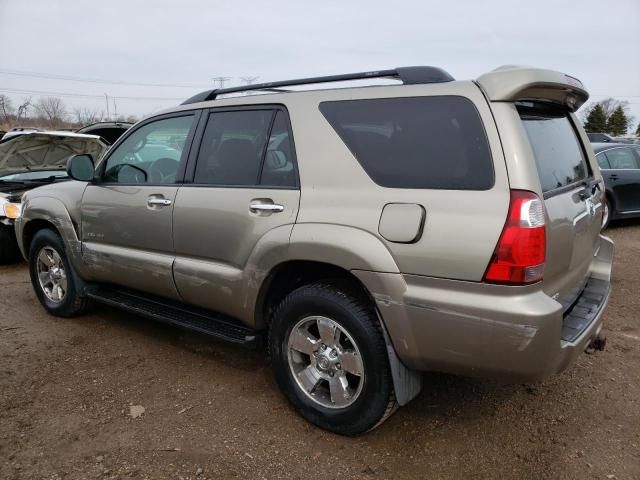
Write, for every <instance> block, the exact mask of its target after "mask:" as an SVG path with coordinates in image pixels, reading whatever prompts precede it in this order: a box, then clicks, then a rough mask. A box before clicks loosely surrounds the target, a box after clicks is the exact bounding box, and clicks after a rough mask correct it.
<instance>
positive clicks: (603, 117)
mask: <svg viewBox="0 0 640 480" xmlns="http://www.w3.org/2000/svg"><path fill="white" fill-rule="evenodd" d="M628 107H629V102H625V101H620V100H616V99H614V98H607V99H605V100H602V101H601V102H597V103H593V104H591V105H590V106H589V107H587V110H586V114H585V118H586V120H585V122H584V129H585V130H586V131H587V132H589V133H608V134H609V135H611V136H614V137H621V136H623V135H626V134H627V133H628V132H629V130H630V127H631V123H632V122H633V118H632V117H630V116H629V114H628V113H627V111H628ZM634 134H635V136H636V137H640V123H638V126H637V127H636V130H635V133H634Z"/></svg>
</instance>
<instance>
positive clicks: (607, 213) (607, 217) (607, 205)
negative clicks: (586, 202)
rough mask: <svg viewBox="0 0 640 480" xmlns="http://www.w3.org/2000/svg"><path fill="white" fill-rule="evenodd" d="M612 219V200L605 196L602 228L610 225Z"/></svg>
mask: <svg viewBox="0 0 640 480" xmlns="http://www.w3.org/2000/svg"><path fill="white" fill-rule="evenodd" d="M610 221H611V202H610V201H609V198H607V197H605V199H604V201H603V202H602V230H604V229H605V228H607V227H608V226H609V222H610Z"/></svg>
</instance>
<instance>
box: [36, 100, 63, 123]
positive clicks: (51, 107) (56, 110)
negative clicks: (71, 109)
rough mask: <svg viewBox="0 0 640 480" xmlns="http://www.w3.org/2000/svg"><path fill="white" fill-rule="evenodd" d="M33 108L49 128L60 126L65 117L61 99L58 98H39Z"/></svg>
mask: <svg viewBox="0 0 640 480" xmlns="http://www.w3.org/2000/svg"><path fill="white" fill-rule="evenodd" d="M34 108H35V109H36V112H37V113H38V115H40V116H41V117H43V119H44V120H45V121H46V122H47V123H49V126H51V127H57V126H59V125H60V124H62V123H63V122H64V119H65V117H66V116H67V108H66V106H65V104H64V102H63V101H62V99H60V98H58V97H40V98H39V99H38V101H37V102H36V104H35V105H34Z"/></svg>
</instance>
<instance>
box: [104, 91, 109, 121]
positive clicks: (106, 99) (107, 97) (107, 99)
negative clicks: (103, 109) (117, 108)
mask: <svg viewBox="0 0 640 480" xmlns="http://www.w3.org/2000/svg"><path fill="white" fill-rule="evenodd" d="M104 101H105V103H106V104H107V120H111V116H110V115H109V95H107V94H106V93H105V94H104Z"/></svg>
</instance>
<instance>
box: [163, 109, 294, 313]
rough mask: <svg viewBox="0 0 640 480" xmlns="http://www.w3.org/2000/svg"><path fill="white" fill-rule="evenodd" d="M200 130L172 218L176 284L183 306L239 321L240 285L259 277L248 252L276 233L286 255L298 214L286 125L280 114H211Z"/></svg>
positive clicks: (267, 111) (226, 111)
mask: <svg viewBox="0 0 640 480" xmlns="http://www.w3.org/2000/svg"><path fill="white" fill-rule="evenodd" d="M201 123H203V124H204V125H205V127H204V131H203V132H202V133H201V134H200V137H201V141H200V146H199V150H198V151H197V152H195V151H194V155H193V156H192V158H191V159H190V160H189V168H188V173H187V177H188V181H189V182H190V183H185V185H184V186H182V187H181V188H180V190H179V191H178V195H177V197H176V202H175V209H174V214H173V231H174V245H175V252H176V259H175V264H174V277H175V282H176V285H177V288H178V291H179V292H180V295H181V297H182V298H183V299H184V300H185V301H186V302H187V303H190V304H192V305H197V306H201V307H204V308H208V309H211V310H216V311H219V312H222V313H225V314H228V315H232V316H235V317H236V318H243V309H244V308H245V307H246V305H245V302H244V299H243V298H242V295H243V292H244V290H243V285H245V284H251V283H252V282H253V281H254V280H253V275H256V274H258V273H259V272H252V271H251V268H250V265H247V262H248V260H249V257H250V255H251V252H252V251H253V250H254V248H255V247H256V244H257V243H258V242H259V241H260V240H261V239H262V238H263V237H264V236H265V235H269V234H270V233H271V232H274V231H276V230H278V229H283V231H281V232H280V233H279V234H278V235H276V237H277V238H278V239H279V241H281V242H282V243H283V248H286V245H287V244H288V240H289V236H290V233H291V229H292V228H293V224H294V222H295V220H296V215H297V213H298V204H299V200H300V189H299V184H298V175H297V167H296V160H295V150H294V146H293V138H292V135H291V129H290V126H289V119H288V115H287V112H286V110H285V109H284V108H281V107H271V106H267V107H261V106H255V107H251V108H236V109H212V110H211V111H209V112H207V118H206V119H205V118H203V122H201ZM192 160H194V161H192ZM271 238H273V237H271ZM251 313H253V312H251ZM250 316H251V317H252V315H250ZM245 317H246V316H245Z"/></svg>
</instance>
